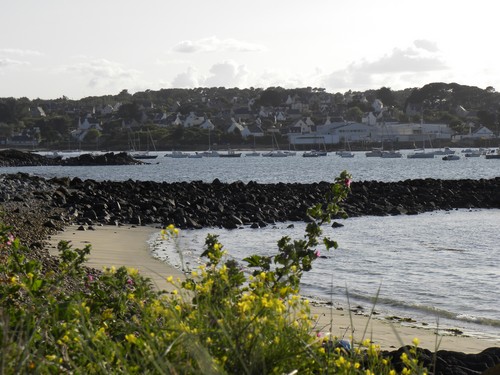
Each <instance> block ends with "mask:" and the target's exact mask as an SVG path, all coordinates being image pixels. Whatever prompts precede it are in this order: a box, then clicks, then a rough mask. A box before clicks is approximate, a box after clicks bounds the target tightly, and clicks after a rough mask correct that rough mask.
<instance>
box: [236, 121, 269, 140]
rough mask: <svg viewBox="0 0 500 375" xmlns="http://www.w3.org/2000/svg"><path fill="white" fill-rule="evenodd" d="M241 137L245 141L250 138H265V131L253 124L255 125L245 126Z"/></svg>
mask: <svg viewBox="0 0 500 375" xmlns="http://www.w3.org/2000/svg"><path fill="white" fill-rule="evenodd" d="M241 136H242V137H243V138H244V139H247V138H248V137H263V136H264V131H263V130H262V128H261V127H260V126H259V125H258V124H253V125H250V126H248V125H245V126H244V127H243V130H242V131H241Z"/></svg>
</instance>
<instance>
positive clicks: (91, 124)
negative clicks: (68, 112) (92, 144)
mask: <svg viewBox="0 0 500 375" xmlns="http://www.w3.org/2000/svg"><path fill="white" fill-rule="evenodd" d="M91 129H96V130H99V131H102V127H101V124H100V123H99V121H97V120H95V119H94V118H92V117H91V116H87V117H85V119H84V120H83V122H82V121H81V119H78V128H77V129H76V130H73V131H72V132H71V136H72V137H73V138H74V139H76V140H78V141H80V142H81V141H83V140H84V139H85V136H86V135H87V133H88V132H89V130H91Z"/></svg>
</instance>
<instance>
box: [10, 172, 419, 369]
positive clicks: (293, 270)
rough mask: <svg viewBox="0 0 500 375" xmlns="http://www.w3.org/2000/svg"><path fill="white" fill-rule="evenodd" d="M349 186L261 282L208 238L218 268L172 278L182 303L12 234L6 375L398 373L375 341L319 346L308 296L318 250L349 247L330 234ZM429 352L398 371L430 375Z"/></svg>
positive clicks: (65, 248)
mask: <svg viewBox="0 0 500 375" xmlns="http://www.w3.org/2000/svg"><path fill="white" fill-rule="evenodd" d="M349 185H350V176H349V175H348V174H347V173H346V172H343V173H342V174H341V175H340V176H339V178H337V179H336V181H335V184H334V185H333V186H332V189H331V191H330V192H329V193H328V196H327V197H326V199H325V202H323V203H322V204H319V205H316V206H315V207H313V208H311V209H310V210H309V211H308V213H309V215H310V217H311V222H310V223H308V225H307V228H306V233H305V236H304V238H303V239H300V240H291V239H290V238H286V237H285V238H283V239H281V240H280V241H279V242H278V253H277V254H276V255H274V256H270V257H263V256H252V257H249V258H247V259H246V263H247V264H248V265H249V266H250V267H251V268H252V269H253V272H252V274H248V273H246V272H245V270H244V269H243V268H242V267H241V266H240V265H239V264H237V263H236V262H235V261H234V260H232V259H230V258H229V257H228V256H227V253H226V251H225V249H224V247H223V245H222V244H221V243H220V242H219V241H218V238H217V236H214V235H209V236H207V238H206V242H205V251H204V253H203V255H204V256H205V257H206V258H207V263H206V264H205V265H204V266H201V267H199V268H198V269H196V270H195V271H193V272H192V274H191V275H189V277H186V278H185V279H184V280H180V279H178V280H174V279H173V278H172V277H168V278H167V280H168V281H169V282H170V283H172V285H173V286H174V289H173V291H172V292H170V293H166V292H160V291H157V290H155V289H154V287H153V285H152V283H151V281H150V280H149V279H147V278H144V277H142V276H141V275H140V274H139V273H138V272H137V270H134V269H130V268H125V267H121V268H118V269H115V268H109V269H105V270H103V271H102V272H93V273H89V272H88V271H89V270H88V269H86V268H85V267H84V262H85V259H86V256H87V255H88V253H89V252H90V251H91V248H90V246H87V247H85V248H84V249H73V248H72V247H71V245H70V244H69V243H68V242H61V243H60V244H59V247H58V248H59V252H60V258H59V263H58V264H57V265H56V266H55V268H54V269H46V268H45V267H43V266H42V264H40V263H39V262H38V261H35V260H30V258H29V253H30V251H29V249H28V248H26V247H23V246H22V245H20V242H19V240H17V239H15V238H13V236H12V235H10V234H9V228H7V227H4V226H1V225H0V306H1V307H0V342H1V350H0V373H6V374H22V373H86V374H87V373H88V374H123V373H127V374H198V373H204V374H205V373H206V374H236V373H238V374H240V373H241V374H291V373H297V372H298V373H301V374H302V373H304V374H320V373H321V374H328V373H331V374H337V373H342V374H372V373H373V374H374V373H376V374H393V373H395V370H394V368H393V366H392V365H391V363H390V361H389V360H388V359H387V358H385V357H384V356H383V355H382V353H381V351H380V348H378V347H377V346H375V345H373V344H371V342H370V341H369V340H365V342H363V343H358V344H357V345H356V347H354V343H351V344H352V349H351V347H350V346H347V345H345V344H343V343H342V342H340V341H338V340H337V339H335V338H332V337H325V338H323V337H320V336H318V334H317V333H316V332H315V330H314V325H315V320H314V317H312V316H311V314H310V309H309V303H308V301H307V300H306V299H304V298H302V297H301V296H300V294H299V285H300V279H301V276H302V274H303V272H307V271H309V270H310V269H311V267H312V264H313V262H314V260H315V259H316V258H317V257H318V255H319V253H318V247H319V246H323V247H325V248H326V249H331V248H336V247H337V244H336V243H335V241H333V240H331V239H329V238H327V237H323V236H322V230H321V225H322V224H324V223H326V222H329V221H330V220H331V219H332V218H334V217H341V216H344V213H343V211H342V210H341V208H340V205H339V204H340V202H341V201H342V200H343V199H344V198H345V197H346V196H347V194H348V192H349ZM162 235H163V236H164V238H165V239H173V240H176V239H177V238H178V236H179V231H178V229H176V228H175V227H173V226H168V227H167V228H166V229H165V230H164V231H163V232H162ZM342 344H343V345H342ZM417 344H418V342H414V345H413V346H412V347H410V348H409V350H408V351H407V352H405V355H404V357H403V356H402V357H401V359H400V362H401V366H402V367H401V368H398V371H400V372H402V373H408V374H409V373H412V374H422V373H425V370H424V369H423V368H422V366H421V365H420V364H419V363H418V360H417V358H416V357H417V350H416V348H417Z"/></svg>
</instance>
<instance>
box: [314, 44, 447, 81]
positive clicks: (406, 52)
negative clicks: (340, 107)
mask: <svg viewBox="0 0 500 375" xmlns="http://www.w3.org/2000/svg"><path fill="white" fill-rule="evenodd" d="M414 46H415V47H417V48H415V47H414ZM414 46H411V47H408V48H406V49H401V48H394V49H393V50H392V51H391V52H390V53H388V54H386V55H384V56H382V57H381V58H379V59H378V60H374V61H366V60H362V61H361V62H359V63H352V64H350V65H349V66H347V67H346V68H345V69H341V70H337V71H335V72H332V73H330V74H328V75H326V76H324V77H323V78H322V79H321V82H322V83H321V85H323V86H324V87H326V88H329V89H331V88H333V89H335V88H339V89H340V88H342V89H348V88H351V89H356V88H368V87H372V86H373V85H377V84H387V83H389V86H391V82H392V83H393V84H394V83H396V82H397V81H398V80H406V79H408V78H409V77H413V78H420V80H421V78H422V76H425V75H428V74H432V73H434V72H438V71H441V72H443V71H447V70H448V69H449V67H448V66H447V65H446V63H445V62H444V61H443V60H442V59H441V57H440V56H439V54H438V53H437V52H438V49H437V47H436V45H435V44H434V43H432V42H430V41H425V40H417V41H415V42H414Z"/></svg>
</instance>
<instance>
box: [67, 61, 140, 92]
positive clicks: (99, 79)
mask: <svg viewBox="0 0 500 375" xmlns="http://www.w3.org/2000/svg"><path fill="white" fill-rule="evenodd" d="M65 70H66V71H68V72H70V73H77V74H79V75H80V76H82V77H85V79H87V85H88V86H89V87H91V88H98V87H100V88H102V87H108V88H110V87H123V86H126V85H128V84H137V79H138V76H139V75H140V72H138V71H137V70H133V69H125V68H124V67H123V66H122V65H121V64H119V63H116V62H112V61H109V60H106V59H94V60H88V61H84V62H80V63H77V64H74V65H71V66H67V67H65Z"/></svg>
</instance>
